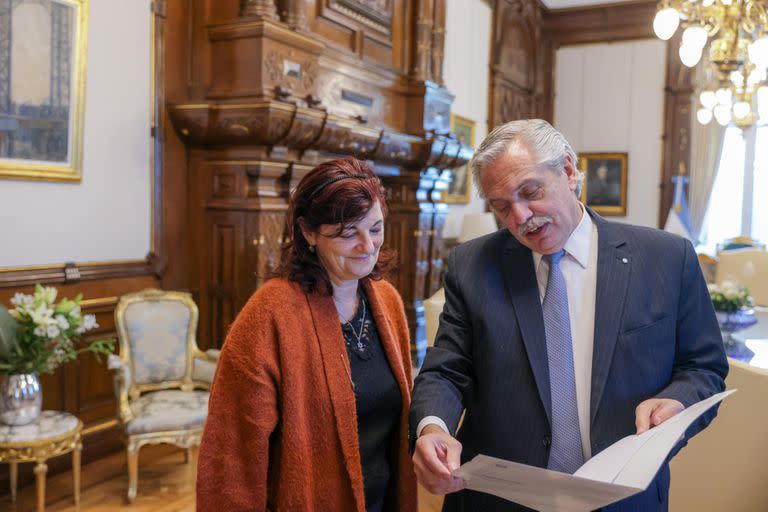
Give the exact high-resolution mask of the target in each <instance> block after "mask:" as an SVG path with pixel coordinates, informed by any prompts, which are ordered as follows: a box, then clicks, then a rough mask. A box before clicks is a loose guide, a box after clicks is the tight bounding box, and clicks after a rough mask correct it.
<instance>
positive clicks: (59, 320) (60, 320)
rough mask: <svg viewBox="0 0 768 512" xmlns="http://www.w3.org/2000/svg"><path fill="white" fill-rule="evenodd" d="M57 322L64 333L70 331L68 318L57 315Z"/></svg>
mask: <svg viewBox="0 0 768 512" xmlns="http://www.w3.org/2000/svg"><path fill="white" fill-rule="evenodd" d="M55 318H56V322H57V325H58V326H59V329H61V330H62V331H66V330H67V329H69V322H68V321H67V318H66V317H65V316H64V315H56V317H55Z"/></svg>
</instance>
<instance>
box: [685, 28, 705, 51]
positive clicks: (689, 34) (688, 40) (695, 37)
mask: <svg viewBox="0 0 768 512" xmlns="http://www.w3.org/2000/svg"><path fill="white" fill-rule="evenodd" d="M705 44H707V30H706V29H705V28H704V27H701V26H696V25H692V26H690V27H688V28H686V29H685V30H683V46H692V47H694V48H699V49H701V48H704V45H705Z"/></svg>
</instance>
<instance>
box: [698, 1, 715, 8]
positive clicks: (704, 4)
mask: <svg viewBox="0 0 768 512" xmlns="http://www.w3.org/2000/svg"><path fill="white" fill-rule="evenodd" d="M714 3H715V0H704V1H703V2H701V5H703V6H704V7H709V6H710V5H712V4H714Z"/></svg>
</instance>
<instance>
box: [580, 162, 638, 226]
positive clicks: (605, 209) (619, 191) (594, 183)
mask: <svg viewBox="0 0 768 512" xmlns="http://www.w3.org/2000/svg"><path fill="white" fill-rule="evenodd" d="M579 169H580V170H581V171H582V172H583V173H584V184H583V186H582V188H581V200H582V202H583V203H584V204H586V205H587V206H589V207H590V208H592V209H593V210H595V211H596V212H597V213H599V214H600V215H605V216H624V215H626V214H627V154H626V153H581V154H580V155H579Z"/></svg>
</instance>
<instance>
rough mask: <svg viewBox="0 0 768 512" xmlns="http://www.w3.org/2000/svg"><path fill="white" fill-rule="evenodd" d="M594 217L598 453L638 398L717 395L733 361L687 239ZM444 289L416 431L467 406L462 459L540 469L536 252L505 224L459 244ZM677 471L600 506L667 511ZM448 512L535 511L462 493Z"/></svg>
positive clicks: (623, 428)
mask: <svg viewBox="0 0 768 512" xmlns="http://www.w3.org/2000/svg"><path fill="white" fill-rule="evenodd" d="M589 213H590V215H591V216H592V219H593V221H594V222H595V224H596V226H597V231H598V257H597V290H596V302H595V332H594V349H593V359H592V389H591V407H590V408H591V418H590V437H591V442H592V454H596V453H598V452H600V451H601V450H603V449H604V448H606V447H607V446H610V445H611V444H613V443H614V442H616V441H618V440H619V439H621V438H622V437H625V436H627V435H630V434H634V433H635V430H636V429H635V408H636V407H637V405H638V404H639V403H640V402H642V401H643V400H646V399H648V398H652V397H657V398H673V399H675V400H679V401H680V402H682V403H683V405H685V406H686V407H687V406H689V405H691V404H693V403H695V402H697V401H699V400H701V399H703V398H706V397H708V396H711V395H712V394H714V393H717V392H719V391H722V390H723V389H724V387H725V385H724V379H725V376H726V374H727V373H728V363H727V360H726V357H725V353H724V350H723V344H722V340H721V337H720V330H719V328H718V324H717V320H716V318H715V314H714V310H713V308H712V302H711V300H710V298H709V293H708V291H707V287H706V284H705V282H704V279H703V277H702V274H701V270H700V268H699V264H698V260H697V258H696V254H695V253H694V251H693V247H692V246H691V244H690V243H689V242H688V241H687V240H685V239H683V238H681V237H678V236H675V235H671V234H669V233H665V232H663V231H659V230H656V229H650V228H642V227H637V226H630V225H626V224H619V223H615V222H608V221H606V220H604V219H602V218H601V217H599V216H598V215H596V214H595V213H594V212H592V211H589ZM625 261H626V262H625ZM445 296H446V302H445V307H444V309H443V314H442V316H441V318H440V327H439V329H438V332H437V338H436V342H435V346H434V347H432V348H430V350H429V351H428V352H427V356H426V359H425V361H424V365H423V367H422V369H421V372H420V373H419V376H418V377H417V379H416V384H415V389H414V395H413V401H412V405H411V418H410V419H411V437H412V439H414V438H415V429H416V426H417V425H418V423H419V421H420V420H421V419H422V418H424V417H425V416H430V415H434V416H438V417H440V418H441V419H443V420H444V421H445V422H446V424H447V425H448V428H449V429H451V431H452V432H454V431H455V429H456V428H457V426H458V423H459V420H460V418H461V415H462V412H463V411H464V409H466V416H465V418H464V421H463V423H462V426H461V429H460V430H459V432H458V433H457V438H458V439H459V441H460V442H461V443H462V445H463V452H462V462H465V461H467V460H469V459H471V458H472V457H474V456H475V455H477V454H485V455H491V456H494V457H499V458H502V459H508V460H512V461H515V462H520V463H523V464H529V465H532V466H539V467H546V465H547V461H548V458H549V446H550V435H551V432H550V390H549V370H548V366H547V351H546V345H545V341H544V322H543V317H542V311H541V302H540V299H539V289H538V285H537V282H536V275H535V271H534V268H533V257H532V254H531V251H530V249H528V248H526V247H525V246H523V245H522V244H520V243H519V242H518V241H517V240H515V238H514V237H513V236H512V235H511V234H510V233H509V232H508V231H507V230H501V231H498V232H496V233H494V234H491V235H488V236H485V237H482V238H479V239H476V240H473V241H470V242H467V243H465V244H462V245H460V246H459V247H457V248H456V249H455V250H454V251H453V252H452V253H451V256H450V257H449V260H448V268H447V271H446V275H445ZM714 414H715V412H714V411H713V412H711V413H709V414H708V415H705V416H704V417H703V418H702V419H701V420H700V421H699V422H698V423H697V424H695V425H694V426H693V427H692V428H691V429H690V431H689V433H688V434H690V435H693V434H695V433H696V432H698V430H701V429H702V428H704V427H705V426H706V424H707V423H708V422H709V421H711V420H712V418H713V417H714ZM680 447H682V444H681V445H680ZM678 449H679V447H678ZM669 480H670V478H669V466H668V465H667V464H664V466H663V467H662V469H661V470H660V471H659V474H658V475H657V476H656V479H655V480H654V482H653V483H651V485H650V486H649V487H648V489H647V490H646V491H645V492H643V493H640V494H638V495H635V496H632V497H630V498H627V499H625V500H622V501H620V502H618V503H616V504H614V505H612V506H610V507H606V508H605V509H604V510H610V511H629V510H632V511H635V510H665V509H666V508H667V500H668V493H669ZM444 510H446V511H484V512H490V511H505V512H507V511H518V510H527V509H526V508H524V507H522V506H519V505H515V504H513V503H510V502H508V501H505V500H502V499H500V498H495V497H493V496H491V495H488V494H484V493H476V492H473V491H462V492H459V493H456V494H451V495H448V496H447V497H446V501H445V506H444Z"/></svg>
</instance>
